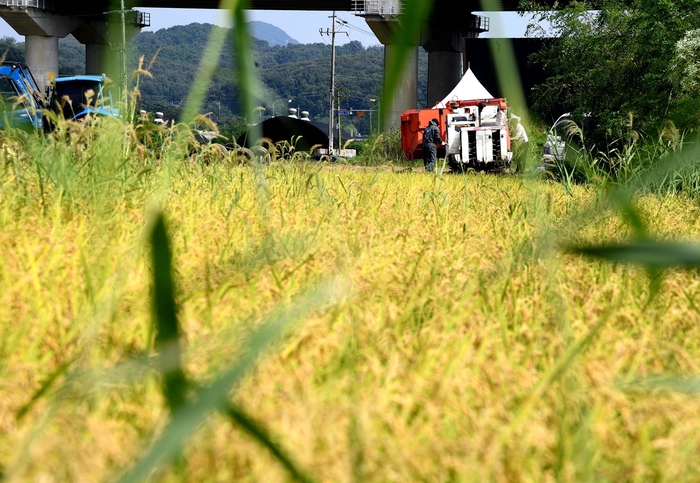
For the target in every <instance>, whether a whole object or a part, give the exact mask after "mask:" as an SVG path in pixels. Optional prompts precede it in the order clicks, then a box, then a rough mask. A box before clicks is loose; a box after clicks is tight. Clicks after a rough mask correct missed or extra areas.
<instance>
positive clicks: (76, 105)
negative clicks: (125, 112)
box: [50, 74, 119, 121]
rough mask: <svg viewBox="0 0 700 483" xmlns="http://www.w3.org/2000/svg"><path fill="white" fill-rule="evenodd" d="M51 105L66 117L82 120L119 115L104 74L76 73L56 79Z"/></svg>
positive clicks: (72, 119)
mask: <svg viewBox="0 0 700 483" xmlns="http://www.w3.org/2000/svg"><path fill="white" fill-rule="evenodd" d="M50 97H51V99H52V100H51V104H50V105H51V107H52V108H53V109H54V110H55V111H56V112H57V113H58V114H59V115H62V116H63V117H64V118H65V119H68V120H70V121H82V120H84V119H85V118H87V117H90V116H104V117H119V109H116V108H114V107H112V106H114V102H113V100H112V92H111V91H110V90H109V87H108V79H107V77H105V76H104V74H103V75H101V76H100V75H75V76H71V77H57V78H56V79H54V86H53V92H52V95H51V96H50Z"/></svg>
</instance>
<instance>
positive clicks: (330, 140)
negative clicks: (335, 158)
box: [319, 10, 350, 154]
mask: <svg viewBox="0 0 700 483" xmlns="http://www.w3.org/2000/svg"><path fill="white" fill-rule="evenodd" d="M329 18H330V19H331V21H332V25H333V28H332V29H330V30H329V29H326V32H325V35H330V37H331V93H330V96H329V97H330V100H331V109H330V117H329V119H328V154H333V137H334V136H333V135H334V132H335V123H334V122H333V120H334V119H333V113H334V110H333V104H334V102H335V34H336V33H341V34H345V35H347V36H348V37H349V36H350V35H349V34H348V33H347V32H342V31H338V30H336V29H335V25H336V15H335V10H333V15H331V16H330V17H329ZM337 22H339V23H342V24H346V23H347V22H345V21H343V20H338V21H337ZM319 33H320V34H321V35H324V32H323V29H320V30H319Z"/></svg>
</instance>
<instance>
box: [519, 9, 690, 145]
mask: <svg viewBox="0 0 700 483" xmlns="http://www.w3.org/2000/svg"><path fill="white" fill-rule="evenodd" d="M522 7H523V8H524V9H527V10H534V11H537V10H540V12H539V14H538V17H537V18H536V19H535V22H534V23H533V24H531V26H530V32H531V33H532V32H533V30H535V31H536V30H537V29H538V28H540V25H543V21H546V22H548V23H549V24H550V25H551V33H552V34H553V35H554V37H552V38H550V39H548V40H547V41H546V42H545V46H544V48H543V49H542V50H541V51H540V52H539V53H537V54H535V55H534V56H533V59H531V60H532V61H534V62H536V63H538V64H540V65H541V66H542V67H543V68H544V70H545V71H546V72H547V73H548V75H549V78H548V80H547V81H546V82H545V83H543V84H542V85H540V86H538V87H537V88H536V90H535V104H534V106H533V107H534V110H535V112H536V113H537V114H539V115H540V116H541V117H543V118H544V119H550V118H555V117H556V116H557V115H559V114H560V113H562V112H565V111H570V112H572V113H574V115H575V116H576V115H577V116H578V118H579V120H583V119H586V120H587V124H588V126H587V127H588V138H589V140H592V141H594V142H595V143H596V147H597V148H598V149H605V148H607V147H609V146H610V145H611V143H613V142H614V141H615V140H619V139H622V138H624V137H625V136H627V135H630V134H631V131H632V130H635V131H649V130H651V129H653V128H654V127H656V126H659V125H661V123H662V122H663V121H665V120H673V121H674V122H676V123H678V127H679V128H681V129H687V128H693V127H695V126H694V125H693V123H694V122H695V121H694V116H688V112H687V111H688V109H689V108H690V106H689V104H688V103H687V102H681V100H680V97H679V96H678V90H677V87H678V81H677V74H676V72H677V71H676V69H674V68H673V64H674V62H673V60H674V57H675V56H676V43H677V42H678V41H679V40H681V39H682V38H683V37H684V36H685V35H686V32H688V31H690V30H692V29H695V28H698V27H700V17H698V15H697V11H698V9H699V8H700V0H662V1H660V0H597V1H573V2H571V3H569V4H568V5H567V6H566V7H564V8H562V9H560V10H549V11H547V10H545V8H544V5H542V4H541V2H538V1H528V2H523V4H522Z"/></svg>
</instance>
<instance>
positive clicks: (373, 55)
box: [130, 24, 427, 133]
mask: <svg viewBox="0 0 700 483" xmlns="http://www.w3.org/2000/svg"><path fill="white" fill-rule="evenodd" d="M212 28H216V29H218V28H221V27H213V26H212V25H208V24H191V25H187V26H177V27H172V28H169V29H164V30H159V31H158V32H143V33H142V34H140V35H139V36H138V37H136V38H135V39H134V40H132V41H131V43H130V45H131V50H130V52H131V55H132V58H131V61H130V65H131V66H132V68H135V67H136V64H137V61H138V57H140V56H142V55H143V56H145V62H146V64H148V63H150V61H151V60H152V59H153V58H154V56H155V61H154V62H153V66H152V67H151V68H150V72H151V73H152V74H153V79H143V83H142V85H141V93H142V105H143V106H144V108H145V109H146V110H149V111H152V110H161V111H163V112H165V113H166V117H171V118H176V117H177V116H178V114H179V107H180V106H181V105H182V103H183V102H184V100H185V99H186V97H187V94H188V92H189V90H190V88H191V85H192V81H193V79H194V76H195V74H196V69H197V67H198V65H199V61H200V59H201V56H202V52H203V51H204V49H205V48H206V42H207V40H208V38H209V35H210V33H211V29H212ZM254 49H255V65H256V67H257V69H258V70H257V75H258V77H259V78H260V80H261V81H262V93H261V94H262V99H263V100H262V102H261V103H260V105H261V107H264V108H265V110H260V111H259V114H260V117H264V116H271V115H273V114H276V115H279V114H281V113H286V112H287V109H288V108H289V107H294V108H299V109H300V110H307V111H309V113H310V117H311V119H312V120H314V121H319V122H326V121H327V120H328V111H329V107H330V106H329V104H330V100H329V98H328V93H329V89H330V69H331V46H330V45H329V44H324V43H321V42H319V43H314V44H296V45H286V46H282V45H274V46H271V45H270V44H269V43H268V42H267V41H264V40H258V39H255V40H254ZM383 55H384V50H383V47H381V46H375V47H368V48H365V47H363V46H362V44H361V43H360V42H358V41H352V42H350V43H347V44H345V45H341V46H338V47H337V48H336V56H337V57H336V89H337V92H338V96H339V97H340V105H341V108H343V109H351V108H352V109H376V108H377V107H378V106H377V104H375V103H372V102H370V99H378V98H379V96H380V94H381V84H382V76H383V68H384V57H383ZM423 55H424V56H425V59H424V60H425V62H423V63H422V64H423V65H424V69H423V75H422V76H421V81H420V84H419V92H421V93H423V96H425V91H426V85H427V60H426V59H427V54H426V53H425V52H423ZM234 62H235V56H234V55H233V54H232V50H231V43H230V42H229V43H228V45H227V47H226V48H225V49H224V51H223V52H222V55H221V59H220V61H219V65H218V67H217V71H216V74H215V75H214V79H213V82H212V83H211V85H210V86H209V89H208V92H207V99H206V101H205V103H204V109H205V111H208V112H212V113H213V118H214V119H215V120H216V119H219V120H221V121H224V122H225V121H226V120H227V119H230V118H231V116H233V115H236V114H239V113H240V112H241V109H240V99H239V97H238V92H237V86H236V81H235V79H234V78H233V65H234ZM290 99H291V101H292V102H291V103H290V102H289V100H290ZM419 102H422V103H423V104H424V103H425V100H423V101H419ZM373 120H374V121H375V123H376V117H374V119H373ZM342 122H344V123H347V125H349V124H353V125H354V126H355V129H356V130H357V131H359V132H360V133H369V131H370V125H369V124H370V116H369V115H366V116H364V117H357V116H355V117H344V118H343V119H342Z"/></svg>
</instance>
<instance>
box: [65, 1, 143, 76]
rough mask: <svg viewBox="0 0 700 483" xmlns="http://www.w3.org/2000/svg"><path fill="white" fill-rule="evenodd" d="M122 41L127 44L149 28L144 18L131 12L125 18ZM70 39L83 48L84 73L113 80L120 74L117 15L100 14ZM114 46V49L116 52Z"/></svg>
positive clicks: (119, 39) (74, 32)
mask: <svg viewBox="0 0 700 483" xmlns="http://www.w3.org/2000/svg"><path fill="white" fill-rule="evenodd" d="M125 23H126V32H125V33H126V39H125V41H126V42H128V41H129V40H131V39H132V38H134V37H135V36H136V35H138V34H139V33H140V32H141V29H142V28H143V27H147V26H149V25H150V17H149V16H148V14H144V13H143V12H138V11H135V10H132V11H131V12H128V13H127V14H126V18H125ZM73 36H74V37H75V38H76V39H77V40H78V42H80V43H81V44H85V73H86V74H95V75H100V74H107V75H108V76H109V77H110V78H112V79H114V80H116V79H117V78H118V77H119V74H120V71H121V67H120V66H121V49H120V48H119V47H118V46H120V45H121V44H122V28H121V15H119V14H104V15H100V16H96V17H94V18H90V19H86V20H83V21H82V22H81V23H80V25H79V26H78V27H77V28H76V29H75V30H74V31H73ZM114 46H117V47H116V48H115V47H114Z"/></svg>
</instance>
